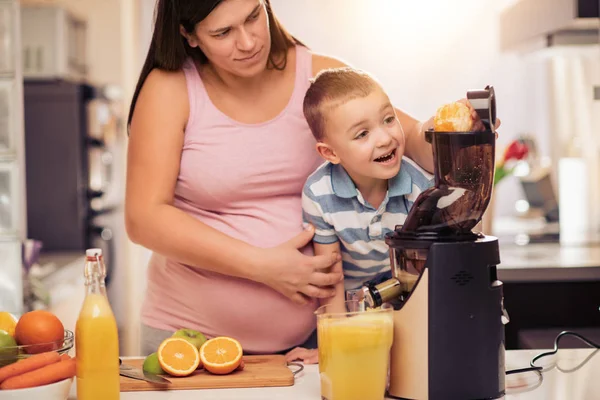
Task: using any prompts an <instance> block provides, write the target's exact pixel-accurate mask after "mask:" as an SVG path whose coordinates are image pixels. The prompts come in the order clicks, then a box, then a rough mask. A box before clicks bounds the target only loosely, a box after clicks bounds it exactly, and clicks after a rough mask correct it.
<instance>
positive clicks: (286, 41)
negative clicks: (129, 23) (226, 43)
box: [127, 0, 303, 125]
mask: <svg viewBox="0 0 600 400" xmlns="http://www.w3.org/2000/svg"><path fill="white" fill-rule="evenodd" d="M223 1H224V0H158V3H157V4H156V10H155V22H154V32H153V34H152V41H151V42H150V48H149V49H148V55H147V56H146V61H144V66H143V67H142V71H141V73H140V77H139V79H138V82H137V85H136V87H135V92H134V93H133V98H132V100H131V106H130V108H129V117H128V119H127V124H128V125H129V124H131V119H132V118H133V111H134V110H135V105H136V103H137V99H138V96H139V94H140V91H141V90H142V86H144V82H145V81H146V78H148V75H150V72H152V70H153V69H155V68H159V69H162V70H165V71H178V70H180V69H181V68H182V67H183V63H184V62H185V60H186V59H187V58H188V57H191V58H192V59H194V60H196V61H198V62H199V63H201V64H204V63H207V62H208V59H207V58H206V56H205V55H204V53H203V52H202V51H201V50H200V49H199V48H192V47H190V46H189V45H188V43H187V41H186V40H185V38H184V37H183V36H182V35H181V33H180V32H179V27H180V26H183V28H184V29H185V30H186V31H187V32H189V33H193V32H194V28H195V27H196V25H197V24H198V23H199V22H200V21H202V20H203V19H204V18H206V17H207V16H208V14H210V13H211V11H212V10H214V9H215V7H217V6H218V5H219V4H220V3H221V2H223ZM263 1H264V2H265V8H266V10H267V16H268V18H269V30H270V34H271V51H270V52H269V62H268V64H267V68H274V69H277V70H283V69H285V67H286V65H287V50H288V49H289V48H290V47H292V46H295V45H303V44H302V43H301V42H300V41H299V40H297V39H296V38H295V37H293V36H292V35H291V34H290V33H289V32H288V31H287V30H286V29H285V28H284V27H283V26H282V25H281V23H280V22H279V21H278V20H277V18H276V17H275V15H274V14H273V10H272V9H271V2H270V0H263Z"/></svg>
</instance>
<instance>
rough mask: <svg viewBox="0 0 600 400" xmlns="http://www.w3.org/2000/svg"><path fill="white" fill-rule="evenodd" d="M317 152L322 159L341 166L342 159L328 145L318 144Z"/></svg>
mask: <svg viewBox="0 0 600 400" xmlns="http://www.w3.org/2000/svg"><path fill="white" fill-rule="evenodd" d="M317 152H318V153H319V155H320V156H321V157H323V158H324V159H326V160H327V161H329V162H331V163H332V164H339V163H340V158H339V157H338V155H337V154H336V152H335V150H334V149H333V148H332V147H330V146H329V145H328V144H327V143H323V142H317Z"/></svg>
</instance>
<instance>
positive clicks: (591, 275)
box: [498, 241, 600, 282]
mask: <svg viewBox="0 0 600 400" xmlns="http://www.w3.org/2000/svg"><path fill="white" fill-rule="evenodd" d="M498 278H499V279H500V280H502V281H504V282H518V281H535V282H545V281H592V280H595V281H600V245H588V246H565V245H561V244H559V243H536V244H528V245H524V246H519V245H516V244H505V243H502V241H501V242H500V264H499V265H498Z"/></svg>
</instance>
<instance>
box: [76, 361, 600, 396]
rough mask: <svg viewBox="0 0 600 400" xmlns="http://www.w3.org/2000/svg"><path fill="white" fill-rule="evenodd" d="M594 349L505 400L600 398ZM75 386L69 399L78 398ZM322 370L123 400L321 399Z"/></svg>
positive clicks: (528, 379) (554, 364)
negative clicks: (276, 381) (291, 379)
mask: <svg viewBox="0 0 600 400" xmlns="http://www.w3.org/2000/svg"><path fill="white" fill-rule="evenodd" d="M541 352H542V350H511V351H507V353H506V368H507V369H516V368H524V367H527V366H529V362H530V360H531V359H532V358H533V357H534V356H536V355H537V354H539V353H541ZM597 353H598V351H597V350H592V349H574V350H572V349H564V350H559V352H558V354H557V355H556V356H549V357H545V358H543V359H541V360H540V361H539V362H538V363H537V365H539V366H542V367H544V371H543V372H542V374H541V378H540V376H539V375H538V374H537V373H534V372H527V373H522V374H514V375H508V376H507V378H506V388H507V390H506V391H507V394H506V396H505V397H503V399H506V400H533V399H535V400H594V399H600V379H599V378H600V354H597ZM75 390H76V388H75V385H73V387H72V390H71V397H69V400H75V399H76V397H75ZM320 398H321V395H320V387H319V370H318V366H317V365H307V366H306V367H305V370H304V371H303V372H301V373H300V374H298V376H297V377H296V382H295V384H294V386H290V387H279V388H252V389H203V390H180V391H160V392H159V391H156V392H123V393H121V400H188V399H189V400H191V399H203V400H211V399H213V400H235V399H244V400H267V399H269V400H270V399H281V400H319V399H320Z"/></svg>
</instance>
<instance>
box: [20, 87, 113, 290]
mask: <svg viewBox="0 0 600 400" xmlns="http://www.w3.org/2000/svg"><path fill="white" fill-rule="evenodd" d="M24 86H25V132H26V136H25V138H26V140H25V148H26V156H27V157H26V163H27V193H28V196H29V198H30V199H31V200H30V201H29V203H28V205H27V215H28V230H29V236H30V238H32V239H35V240H39V241H41V242H42V243H43V251H44V252H64V251H75V252H83V251H85V249H87V248H102V249H103V251H104V254H105V259H106V263H107V266H108V267H109V274H108V276H107V282H109V281H110V279H111V278H112V275H111V274H110V268H111V267H112V266H113V263H112V262H111V260H112V258H113V256H112V253H113V252H112V251H111V249H112V236H113V235H112V228H111V227H109V226H106V225H103V224H102V223H101V220H99V218H100V216H104V217H105V216H106V215H109V214H111V213H114V212H116V211H117V209H118V208H119V207H120V204H121V202H120V198H119V197H118V196H116V195H115V190H113V187H112V186H113V185H114V183H115V181H116V180H117V179H116V174H117V171H116V169H115V168H113V167H112V164H113V161H114V157H113V150H112V144H113V141H114V138H115V137H116V136H117V133H116V130H117V129H118V128H117V126H118V124H117V122H116V119H117V117H116V115H115V114H114V113H113V112H112V109H111V102H110V101H109V100H108V99H106V98H104V96H103V92H102V91H101V90H100V89H99V88H96V87H93V86H90V85H87V84H80V83H75V82H68V81H63V80H29V79H27V80H26V81H25V85H24ZM109 194H112V198H110V196H109ZM99 221H100V222H99Z"/></svg>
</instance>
